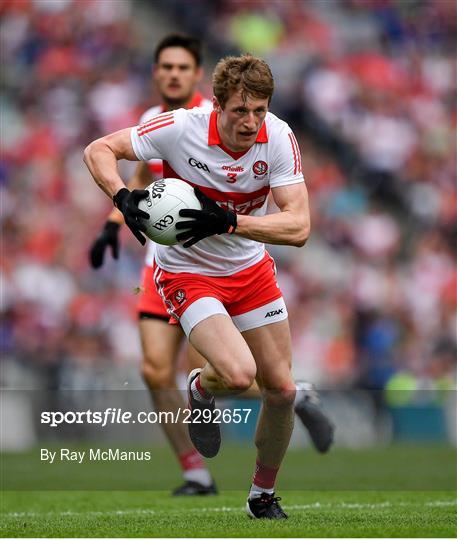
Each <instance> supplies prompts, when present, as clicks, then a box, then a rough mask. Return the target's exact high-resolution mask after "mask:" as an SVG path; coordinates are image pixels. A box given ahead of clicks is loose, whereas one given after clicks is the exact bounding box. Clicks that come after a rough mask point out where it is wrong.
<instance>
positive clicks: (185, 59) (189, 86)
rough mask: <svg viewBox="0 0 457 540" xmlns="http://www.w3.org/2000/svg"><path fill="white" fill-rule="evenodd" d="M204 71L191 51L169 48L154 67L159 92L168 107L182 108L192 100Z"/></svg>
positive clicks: (162, 53)
mask: <svg viewBox="0 0 457 540" xmlns="http://www.w3.org/2000/svg"><path fill="white" fill-rule="evenodd" d="M202 74H203V71H202V69H201V68H199V67H198V66H197V64H196V62H195V59H194V57H193V56H192V55H191V54H190V52H189V51H186V49H183V48H182V47H167V48H166V49H163V51H162V52H161V53H160V55H159V58H158V61H157V63H156V65H155V66H154V81H155V84H156V86H157V90H158V91H159V93H160V95H161V96H162V98H163V100H164V101H165V103H166V104H167V105H171V106H173V107H182V106H185V105H186V104H187V102H188V101H190V100H191V98H192V95H193V94H194V92H195V87H196V86H197V83H198V82H199V81H200V79H201V78H202Z"/></svg>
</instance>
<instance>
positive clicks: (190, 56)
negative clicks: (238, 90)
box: [90, 34, 216, 495]
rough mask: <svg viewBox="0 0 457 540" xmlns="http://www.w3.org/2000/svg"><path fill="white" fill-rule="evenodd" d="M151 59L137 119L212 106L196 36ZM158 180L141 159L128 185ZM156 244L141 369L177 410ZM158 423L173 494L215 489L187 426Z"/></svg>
mask: <svg viewBox="0 0 457 540" xmlns="http://www.w3.org/2000/svg"><path fill="white" fill-rule="evenodd" d="M154 62H155V65H154V72H153V78H154V83H155V85H156V88H157V90H158V92H159V94H160V96H161V97H162V105H158V106H155V107H151V108H150V109H148V110H147V111H146V112H145V113H144V114H143V115H142V116H141V119H140V123H144V122H147V121H148V120H150V119H151V118H153V117H154V116H156V115H158V114H160V113H163V112H166V111H171V110H174V109H179V108H180V107H184V108H190V109H191V108H192V107H207V108H209V109H211V108H212V103H211V101H209V100H207V99H205V98H204V97H203V96H202V95H201V94H200V93H199V92H197V90H196V87H197V84H198V83H199V81H200V80H201V78H202V75H203V70H202V67H201V45H200V41H199V40H197V39H195V38H192V37H188V36H184V35H179V34H172V35H168V36H166V37H165V38H164V39H162V40H161V41H160V43H159V44H158V45H157V47H156V50H155V54H154ZM158 178H163V164H162V161H161V160H157V159H153V160H150V161H148V162H140V163H138V165H137V167H136V169H135V173H134V175H133V177H132V179H131V180H130V182H129V184H128V185H129V188H131V189H135V188H140V189H142V188H144V187H145V186H147V185H149V184H150V183H151V182H152V181H154V180H157V179H158ZM122 223H124V218H123V216H122V214H121V212H119V211H118V210H116V209H114V210H113V211H112V212H111V214H110V215H109V216H108V220H107V222H106V223H105V226H104V228H103V231H102V232H101V234H100V236H99V237H98V238H97V239H96V241H95V242H94V244H93V246H92V248H91V250H90V262H91V264H92V266H93V268H99V267H100V266H101V265H102V264H103V260H104V255H105V251H106V249H107V248H108V247H110V248H111V251H112V255H113V257H114V258H115V259H117V258H118V257H119V238H118V235H119V227H120V226H121V224H122ZM155 246H156V244H155V243H154V242H152V241H149V242H148V246H147V253H146V260H145V266H144V269H143V274H142V287H141V293H140V298H139V302H138V306H137V311H138V318H139V321H138V326H139V331H140V338H141V346H142V350H143V362H142V366H141V370H142V375H143V378H144V380H145V382H146V384H147V386H148V388H149V390H150V392H151V396H152V399H153V402H154V406H155V408H156V410H157V411H174V412H175V411H176V410H177V409H179V407H181V409H183V408H185V406H186V404H185V402H184V400H183V398H182V396H181V394H180V392H179V391H178V390H177V388H176V368H177V363H178V354H179V350H180V347H181V344H182V341H183V333H182V330H181V328H180V327H179V326H172V325H170V324H168V320H169V315H168V313H167V310H166V307H165V306H164V303H163V300H162V298H161V297H160V296H159V294H158V293H157V291H156V288H155V285H154V280H153V276H152V273H153V270H152V265H153V263H154V253H155ZM195 354H196V353H195ZM195 361H196V362H197V363H196V364H195V365H196V366H200V365H202V360H201V359H200V358H197V359H196V360H195ZM192 366H193V367H195V366H194V365H192ZM161 426H162V428H163V430H164V431H165V435H166V437H167V439H168V441H169V442H170V445H171V447H172V448H173V451H174V453H175V454H176V456H177V458H178V460H179V463H180V465H181V469H182V473H183V477H184V484H183V485H181V486H179V487H178V488H177V489H176V490H175V491H174V492H173V494H174V495H209V494H214V493H216V488H215V485H214V482H213V480H212V478H211V475H210V473H209V471H208V469H207V467H206V465H205V463H204V461H203V459H202V457H201V456H200V454H199V453H198V452H197V451H196V450H195V448H194V447H193V445H192V443H191V441H190V439H189V435H188V433H187V429H186V427H185V426H184V425H182V424H173V423H163V424H161Z"/></svg>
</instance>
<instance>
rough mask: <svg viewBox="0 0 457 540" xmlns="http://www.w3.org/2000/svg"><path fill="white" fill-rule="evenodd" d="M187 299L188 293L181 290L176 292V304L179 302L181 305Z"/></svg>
mask: <svg viewBox="0 0 457 540" xmlns="http://www.w3.org/2000/svg"><path fill="white" fill-rule="evenodd" d="M185 299H186V293H185V292H184V291H183V290H182V289H179V290H177V291H176V292H175V300H176V302H178V304H180V305H181V304H182V303H183V302H184V300H185Z"/></svg>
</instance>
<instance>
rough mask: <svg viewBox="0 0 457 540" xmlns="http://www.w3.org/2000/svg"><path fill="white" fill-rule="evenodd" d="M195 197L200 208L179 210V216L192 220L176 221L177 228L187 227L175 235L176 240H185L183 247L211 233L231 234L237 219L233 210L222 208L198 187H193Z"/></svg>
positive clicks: (191, 244)
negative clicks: (199, 203)
mask: <svg viewBox="0 0 457 540" xmlns="http://www.w3.org/2000/svg"><path fill="white" fill-rule="evenodd" d="M194 191H195V195H196V196H197V199H198V200H199V201H200V202H201V204H202V209H201V210H192V209H190V208H189V209H187V208H186V209H184V210H180V211H179V215H180V216H181V217H189V218H193V219H192V221H178V222H177V223H176V228H177V229H188V230H186V231H184V232H182V233H179V234H177V235H176V240H178V241H180V240H187V242H185V243H184V244H183V247H185V248H188V247H190V246H193V245H194V244H196V243H197V242H199V241H200V240H203V238H208V236H212V235H213V234H224V233H229V234H233V233H234V232H235V229H236V225H237V221H236V214H235V212H231V211H230V210H224V209H223V208H221V207H220V206H219V205H218V204H216V203H215V202H214V201H213V200H212V199H210V198H209V197H207V196H206V195H205V194H204V193H202V192H201V191H200V190H199V189H198V187H195V188H194Z"/></svg>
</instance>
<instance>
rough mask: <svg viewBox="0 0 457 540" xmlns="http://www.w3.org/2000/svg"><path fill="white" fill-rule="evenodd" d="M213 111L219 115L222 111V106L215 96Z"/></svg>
mask: <svg viewBox="0 0 457 540" xmlns="http://www.w3.org/2000/svg"><path fill="white" fill-rule="evenodd" d="M213 110H214V111H216V112H217V113H220V112H221V111H222V107H221V106H220V104H219V101H218V100H217V97H216V96H213Z"/></svg>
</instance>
